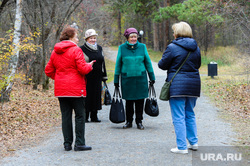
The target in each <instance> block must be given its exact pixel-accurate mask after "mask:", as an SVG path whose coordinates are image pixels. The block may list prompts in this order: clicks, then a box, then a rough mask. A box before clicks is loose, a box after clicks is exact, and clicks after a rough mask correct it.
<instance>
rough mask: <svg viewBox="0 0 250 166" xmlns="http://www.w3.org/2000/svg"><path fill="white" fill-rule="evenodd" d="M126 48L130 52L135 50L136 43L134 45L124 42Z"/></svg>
mask: <svg viewBox="0 0 250 166" xmlns="http://www.w3.org/2000/svg"><path fill="white" fill-rule="evenodd" d="M126 47H127V48H128V49H130V50H135V49H136V48H137V47H138V41H137V42H136V43H135V44H130V43H129V42H128V41H126Z"/></svg>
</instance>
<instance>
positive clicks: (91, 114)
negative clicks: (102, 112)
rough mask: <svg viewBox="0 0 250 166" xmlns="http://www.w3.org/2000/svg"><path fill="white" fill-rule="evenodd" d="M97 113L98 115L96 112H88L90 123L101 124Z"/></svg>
mask: <svg viewBox="0 0 250 166" xmlns="http://www.w3.org/2000/svg"><path fill="white" fill-rule="evenodd" d="M97 113H98V111H97V110H91V112H90V119H91V122H101V120H99V119H98V117H97Z"/></svg>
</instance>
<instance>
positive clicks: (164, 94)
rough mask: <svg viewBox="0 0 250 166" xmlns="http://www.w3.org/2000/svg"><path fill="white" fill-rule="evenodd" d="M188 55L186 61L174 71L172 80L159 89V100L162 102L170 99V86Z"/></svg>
mask: <svg viewBox="0 0 250 166" xmlns="http://www.w3.org/2000/svg"><path fill="white" fill-rule="evenodd" d="M189 55H190V52H189V53H188V55H187V57H186V59H185V60H184V62H183V63H182V64H181V66H180V67H179V69H178V70H177V71H176V73H175V75H174V76H173V77H172V79H171V80H170V81H169V82H167V81H166V82H165V83H164V85H163V86H162V88H161V93H160V97H159V99H160V100H164V101H168V100H169V98H170V85H171V83H172V81H173V79H174V77H175V76H176V74H177V73H178V72H179V71H180V69H181V68H182V66H183V65H184V63H185V62H186V61H187V59H188V57H189Z"/></svg>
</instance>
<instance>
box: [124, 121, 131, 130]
mask: <svg viewBox="0 0 250 166" xmlns="http://www.w3.org/2000/svg"><path fill="white" fill-rule="evenodd" d="M131 127H132V122H127V123H126V124H125V125H124V126H123V128H124V129H127V128H131Z"/></svg>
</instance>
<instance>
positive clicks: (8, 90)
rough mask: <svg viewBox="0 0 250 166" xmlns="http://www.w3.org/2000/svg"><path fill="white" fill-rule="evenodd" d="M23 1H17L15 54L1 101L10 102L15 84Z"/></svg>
mask: <svg viewBox="0 0 250 166" xmlns="http://www.w3.org/2000/svg"><path fill="white" fill-rule="evenodd" d="M21 3H22V0H16V18H15V27H14V39H13V45H14V52H13V55H12V56H11V58H10V64H9V68H10V74H9V76H8V79H7V82H6V87H4V88H3V89H2V90H1V101H9V97H10V93H11V90H12V86H13V84H14V82H13V79H14V76H15V74H16V70H17V64H18V59H19V46H18V45H19V41H20V36H21V25H22V8H21V7H22V5H21Z"/></svg>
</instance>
